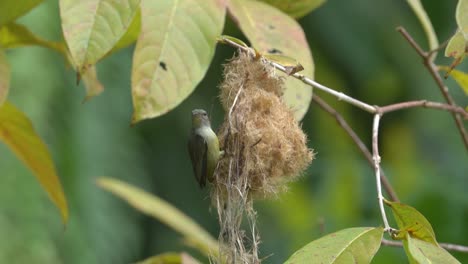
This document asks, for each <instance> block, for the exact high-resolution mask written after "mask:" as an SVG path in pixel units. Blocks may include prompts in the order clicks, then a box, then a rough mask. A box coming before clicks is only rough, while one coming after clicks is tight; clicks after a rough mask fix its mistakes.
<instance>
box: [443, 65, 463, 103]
mask: <svg viewBox="0 0 468 264" xmlns="http://www.w3.org/2000/svg"><path fill="white" fill-rule="evenodd" d="M439 69H441V70H443V71H446V72H447V74H449V75H450V76H452V77H453V79H455V81H456V82H457V83H458V85H459V86H460V88H461V89H462V90H463V91H464V92H465V94H466V95H467V96H468V74H467V73H465V72H462V71H459V70H455V69H452V68H451V67H447V66H440V67H439Z"/></svg>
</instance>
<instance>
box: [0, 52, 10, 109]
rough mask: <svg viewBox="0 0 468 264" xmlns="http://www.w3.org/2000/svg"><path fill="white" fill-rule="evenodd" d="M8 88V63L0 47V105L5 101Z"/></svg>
mask: <svg viewBox="0 0 468 264" xmlns="http://www.w3.org/2000/svg"><path fill="white" fill-rule="evenodd" d="M9 89H10V65H9V64H8V61H7V58H6V56H5V52H4V51H3V50H2V49H0V107H1V106H2V104H3V103H4V102H5V100H6V98H7V96H8V90H9Z"/></svg>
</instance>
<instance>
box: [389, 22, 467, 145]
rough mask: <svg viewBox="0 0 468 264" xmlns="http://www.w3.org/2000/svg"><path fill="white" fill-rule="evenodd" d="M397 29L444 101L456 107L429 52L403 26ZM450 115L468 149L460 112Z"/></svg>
mask: <svg viewBox="0 0 468 264" xmlns="http://www.w3.org/2000/svg"><path fill="white" fill-rule="evenodd" d="M397 30H398V32H400V33H401V35H403V37H404V38H405V39H406V40H407V41H408V43H409V44H410V45H411V46H412V47H413V48H414V49H415V50H416V52H417V53H418V54H419V56H421V58H422V59H423V62H424V66H425V67H426V68H427V70H428V71H429V73H430V74H431V76H432V78H433V79H434V81H435V82H436V84H437V86H438V87H439V90H440V91H441V93H442V95H443V96H444V98H445V101H446V102H447V103H448V104H449V105H451V106H453V107H457V105H456V104H455V101H454V100H453V98H452V96H451V95H450V93H449V91H448V87H447V86H446V85H445V84H444V82H443V80H442V78H441V77H440V75H439V72H438V69H437V66H436V65H435V64H434V61H433V58H432V56H431V53H430V52H429V53H428V52H425V51H424V50H423V49H422V48H421V47H420V46H419V45H418V43H416V41H415V40H414V39H413V37H411V35H410V34H409V33H408V32H407V31H406V30H405V29H404V28H403V27H398V28H397ZM452 116H453V118H454V120H455V123H456V125H457V128H458V131H459V132H460V135H461V137H462V140H463V143H464V144H465V148H466V150H468V134H467V133H466V130H465V126H464V125H463V121H462V118H461V116H460V114H458V113H455V112H452Z"/></svg>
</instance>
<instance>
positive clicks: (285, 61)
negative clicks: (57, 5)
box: [263, 54, 304, 75]
mask: <svg viewBox="0 0 468 264" xmlns="http://www.w3.org/2000/svg"><path fill="white" fill-rule="evenodd" d="M263 57H264V58H265V59H268V60H269V61H272V62H274V63H277V64H280V65H281V66H283V67H284V68H285V69H286V74H288V75H292V74H294V73H296V72H300V71H302V70H304V67H303V66H302V65H301V64H300V63H299V62H298V61H297V60H295V59H293V58H291V57H288V56H284V55H280V54H264V55H263Z"/></svg>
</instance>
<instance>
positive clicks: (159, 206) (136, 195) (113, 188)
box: [97, 178, 218, 256]
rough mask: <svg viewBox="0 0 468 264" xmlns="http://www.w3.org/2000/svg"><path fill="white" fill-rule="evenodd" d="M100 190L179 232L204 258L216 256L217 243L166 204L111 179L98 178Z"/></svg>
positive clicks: (195, 224) (192, 222)
mask: <svg viewBox="0 0 468 264" xmlns="http://www.w3.org/2000/svg"><path fill="white" fill-rule="evenodd" d="M97 183H98V185H99V186H101V188H103V189H105V190H107V191H110V192H112V193H113V194H115V195H117V196H119V197H120V198H122V199H124V200H125V201H127V202H128V203H129V204H130V205H131V206H133V207H134V208H136V209H137V210H139V211H141V212H142V213H145V214H147V215H150V216H152V217H154V218H156V219H158V220H159V221H161V222H163V223H165V224H166V225H168V226H169V227H171V228H172V229H174V230H175V231H177V232H179V233H180V234H182V235H183V236H185V238H186V239H187V240H188V242H189V243H190V244H191V245H193V246H195V247H196V248H198V249H199V250H200V251H201V252H202V253H204V254H205V255H206V256H210V255H217V252H218V243H217V241H216V240H215V239H214V238H213V237H212V236H211V235H210V234H209V233H208V232H207V231H205V230H204V229H203V228H202V227H200V226H199V225H198V224H197V223H195V222H194V221H193V220H192V219H191V218H190V217H188V216H187V215H185V214H184V213H182V212H181V211H179V210H178V209H177V208H175V207H173V206H172V205H170V204H169V203H168V202H166V201H164V200H162V199H161V198H158V197H156V196H154V195H151V194H149V193H147V192H145V191H143V190H141V189H139V188H136V187H133V186H131V185H129V184H127V183H124V182H122V181H119V180H115V179H111V178H99V179H98V181H97Z"/></svg>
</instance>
